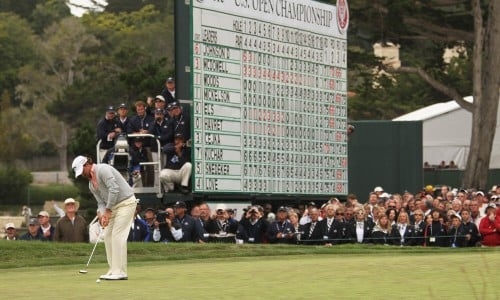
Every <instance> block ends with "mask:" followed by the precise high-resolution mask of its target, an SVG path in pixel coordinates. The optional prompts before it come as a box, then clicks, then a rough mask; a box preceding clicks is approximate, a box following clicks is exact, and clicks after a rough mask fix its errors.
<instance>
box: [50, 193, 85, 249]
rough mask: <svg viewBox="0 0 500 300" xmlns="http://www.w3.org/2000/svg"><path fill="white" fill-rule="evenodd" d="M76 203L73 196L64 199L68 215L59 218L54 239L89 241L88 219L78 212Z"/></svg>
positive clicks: (78, 241)
mask: <svg viewBox="0 0 500 300" xmlns="http://www.w3.org/2000/svg"><path fill="white" fill-rule="evenodd" d="M76 204H77V203H76V201H75V199H73V198H68V199H66V200H64V211H65V212H66V215H65V216H64V217H62V218H60V219H59V220H57V223H56V230H55V231H54V239H53V240H54V241H57V242H68V243H84V242H88V241H89V234H88V230H87V221H85V219H84V218H83V217H82V216H80V215H79V214H78V213H77V207H76Z"/></svg>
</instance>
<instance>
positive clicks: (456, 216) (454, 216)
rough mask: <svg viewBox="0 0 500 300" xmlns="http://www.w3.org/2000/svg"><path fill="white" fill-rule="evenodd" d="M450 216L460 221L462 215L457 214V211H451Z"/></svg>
mask: <svg viewBox="0 0 500 300" xmlns="http://www.w3.org/2000/svg"><path fill="white" fill-rule="evenodd" d="M451 217H452V218H458V219H459V220H460V221H462V217H461V216H460V215H459V214H457V213H453V214H452V215H451Z"/></svg>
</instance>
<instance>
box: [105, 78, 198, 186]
mask: <svg viewBox="0 0 500 300" xmlns="http://www.w3.org/2000/svg"><path fill="white" fill-rule="evenodd" d="M134 108H135V114H134V115H131V116H129V113H128V111H129V106H128V105H127V104H126V103H121V104H120V105H119V106H118V111H116V109H115V107H114V106H109V107H108V108H106V111H105V115H104V117H103V118H102V119H101V120H99V122H98V124H97V130H96V131H97V140H98V141H100V144H99V158H100V159H99V160H98V162H104V163H109V164H112V165H113V166H114V167H115V168H117V169H118V170H119V171H120V172H122V174H123V175H124V176H125V177H126V179H127V180H128V182H129V184H130V185H131V186H133V187H156V186H158V185H160V184H161V186H162V188H163V190H164V191H165V192H173V191H179V192H181V193H183V194H188V193H189V192H190V189H189V187H188V185H189V179H190V176H191V162H190V157H191V156H190V148H189V147H188V145H189V143H190V139H191V128H190V120H189V113H187V112H185V111H184V109H183V107H182V106H181V104H180V103H179V102H178V101H177V100H176V98H175V80H174V79H173V78H172V77H169V78H167V80H166V81H165V87H164V88H163V90H162V91H161V94H159V95H157V96H156V97H154V98H153V97H148V99H147V100H146V101H142V100H138V101H136V102H135V103H134ZM131 134H136V135H137V134H141V135H143V136H136V137H129V135H131ZM120 141H123V143H120ZM158 144H159V145H158ZM118 148H119V149H118ZM124 160H125V161H124ZM158 161H159V162H160V163H161V170H159V169H158V166H156V165H148V164H144V163H145V162H158Z"/></svg>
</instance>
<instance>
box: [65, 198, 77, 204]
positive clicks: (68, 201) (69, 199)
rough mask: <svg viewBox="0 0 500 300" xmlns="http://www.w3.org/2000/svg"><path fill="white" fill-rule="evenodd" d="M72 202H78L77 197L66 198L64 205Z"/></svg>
mask: <svg viewBox="0 0 500 300" xmlns="http://www.w3.org/2000/svg"><path fill="white" fill-rule="evenodd" d="M70 203H73V204H75V203H76V201H75V199H73V198H68V199H66V200H64V205H68V204H70Z"/></svg>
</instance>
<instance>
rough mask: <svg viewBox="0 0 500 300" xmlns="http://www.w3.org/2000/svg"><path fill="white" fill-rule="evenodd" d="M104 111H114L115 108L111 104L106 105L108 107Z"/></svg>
mask: <svg viewBox="0 0 500 300" xmlns="http://www.w3.org/2000/svg"><path fill="white" fill-rule="evenodd" d="M106 112H113V113H114V112H115V108H114V107H113V106H108V108H106Z"/></svg>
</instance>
